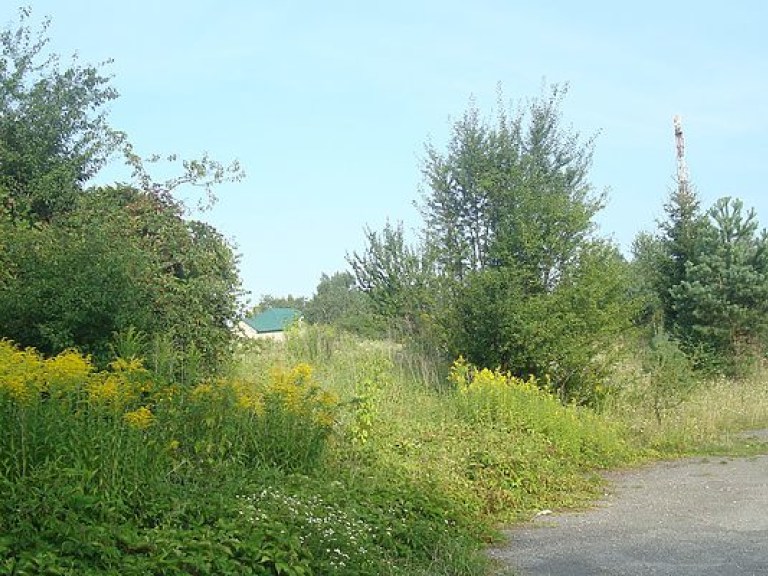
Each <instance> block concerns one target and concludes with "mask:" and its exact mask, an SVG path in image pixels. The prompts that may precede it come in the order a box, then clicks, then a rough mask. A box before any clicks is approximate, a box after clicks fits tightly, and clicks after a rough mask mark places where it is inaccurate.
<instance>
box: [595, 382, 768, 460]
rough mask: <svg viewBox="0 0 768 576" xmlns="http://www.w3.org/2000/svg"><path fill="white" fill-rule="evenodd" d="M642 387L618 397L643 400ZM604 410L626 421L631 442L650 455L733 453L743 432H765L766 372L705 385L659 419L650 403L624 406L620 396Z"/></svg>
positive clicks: (767, 410) (767, 407)
mask: <svg viewBox="0 0 768 576" xmlns="http://www.w3.org/2000/svg"><path fill="white" fill-rule="evenodd" d="M642 387H643V384H642V383H638V382H637V381H636V382H634V383H633V384H631V385H630V386H629V387H628V388H629V389H631V391H630V390H625V391H624V392H623V394H624V395H626V394H631V395H632V396H634V397H635V398H638V397H642V392H643V390H642ZM606 412H607V414H608V415H609V416H611V417H613V418H616V419H618V420H621V421H623V422H625V423H626V424H627V425H628V427H629V428H630V430H631V431H632V433H633V435H634V436H635V439H636V441H637V442H638V443H639V444H640V445H641V446H643V447H646V448H650V449H651V450H652V451H657V452H661V453H662V454H680V453H689V452H702V451H716V452H719V451H732V452H733V451H736V452H738V451H741V450H743V449H744V448H746V446H745V440H744V435H743V434H742V433H743V432H744V431H746V430H754V429H761V428H768V370H765V369H761V370H757V371H755V372H754V373H753V374H752V375H751V376H749V377H747V378H744V379H742V380H738V381H734V380H728V379H725V378H718V379H714V380H708V381H704V382H702V383H700V384H699V385H698V386H697V387H696V388H695V389H694V390H693V391H692V392H691V393H690V394H689V395H688V396H687V397H686V398H685V399H684V400H682V401H681V402H680V403H679V404H678V405H676V406H671V407H669V408H668V409H667V410H665V411H664V413H663V415H662V417H661V419H660V420H659V419H658V418H657V417H656V415H655V413H654V411H653V407H652V405H651V403H643V402H631V403H628V402H624V401H622V399H621V398H619V399H618V400H617V401H615V402H612V403H610V404H609V405H608V406H607V408H606ZM752 444H753V445H754V442H753V443H752ZM753 447H754V446H753Z"/></svg>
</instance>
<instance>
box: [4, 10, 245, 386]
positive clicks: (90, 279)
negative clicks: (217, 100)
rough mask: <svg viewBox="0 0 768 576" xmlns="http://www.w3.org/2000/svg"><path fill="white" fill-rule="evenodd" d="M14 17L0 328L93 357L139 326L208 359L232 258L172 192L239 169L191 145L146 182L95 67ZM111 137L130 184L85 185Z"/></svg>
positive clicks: (230, 299)
mask: <svg viewBox="0 0 768 576" xmlns="http://www.w3.org/2000/svg"><path fill="white" fill-rule="evenodd" d="M28 19H29V11H28V10H22V12H21V22H20V24H19V27H18V29H17V30H15V31H13V30H5V31H3V32H2V33H0V44H2V54H0V106H1V107H2V108H1V109H0V112H2V114H1V115H0V247H2V251H0V252H1V253H2V254H1V255H0V266H1V267H0V330H1V331H2V332H0V337H9V338H12V339H14V340H16V341H17V342H18V343H19V344H21V345H23V346H36V347H39V348H40V349H41V350H42V351H44V352H47V353H51V354H54V353H57V352H59V351H61V350H62V349H63V348H65V347H70V346H77V347H80V348H82V349H83V350H84V351H87V352H91V353H94V354H97V355H102V356H103V355H104V354H105V352H106V350H107V349H108V348H109V343H110V340H111V339H112V337H113V335H114V333H115V332H125V331H133V332H132V333H136V332H135V331H139V332H141V333H143V334H144V335H145V336H147V337H148V338H149V339H150V340H155V341H159V340H163V341H164V342H167V343H169V345H175V346H176V347H177V348H178V355H179V356H181V357H182V358H185V357H186V358H188V359H191V358H192V357H195V358H202V359H203V361H204V363H205V368H207V369H208V370H209V371H213V370H215V369H217V368H218V367H219V366H221V364H222V362H223V361H224V360H225V359H226V357H227V355H228V352H229V342H230V340H231V329H232V327H233V325H234V324H235V322H236V320H237V318H238V316H239V315H240V307H239V305H238V298H239V296H240V279H239V276H238V271H237V257H236V256H235V254H234V252H233V250H232V247H231V245H230V244H229V242H228V241H227V240H226V239H225V238H224V237H223V236H222V235H221V234H220V233H219V232H218V231H216V230H215V229H214V228H213V227H211V226H209V225H208V224H205V223H203V222H198V221H194V220H190V219H189V218H187V210H186V208H185V206H184V205H183V203H181V202H180V201H178V200H176V199H174V197H173V195H172V191H173V189H174V188H175V187H176V186H179V185H183V184H191V185H200V186H203V187H204V188H205V189H206V191H209V192H210V189H211V187H212V186H213V185H215V184H217V183H219V182H222V181H224V180H232V179H234V180H237V179H239V178H240V177H241V176H242V174H241V172H240V170H239V167H238V166H237V164H234V165H231V166H229V167H224V166H222V165H221V164H219V163H218V162H215V161H213V160H211V159H210V158H208V157H206V156H204V157H203V158H202V159H200V160H193V161H183V162H182V168H183V172H182V174H181V175H180V176H178V177H177V178H173V179H171V180H170V181H167V182H165V183H156V182H154V181H153V180H152V179H151V177H150V176H149V174H148V172H147V169H146V166H147V163H146V162H144V161H143V160H142V159H141V158H140V157H139V156H138V155H136V154H135V153H134V152H133V149H132V148H131V147H130V145H129V144H128V143H126V142H125V141H124V139H123V136H122V135H121V134H120V133H118V132H116V131H114V130H113V129H112V128H110V127H109V125H108V123H107V118H106V113H105V110H104V106H105V104H106V103H107V102H109V101H110V100H111V99H113V98H114V97H116V92H115V91H114V89H113V88H111V87H110V85H109V81H108V78H106V77H104V76H102V75H101V73H100V71H99V70H98V68H97V67H94V66H85V67H83V66H80V65H79V64H77V62H76V61H75V60H73V62H72V64H71V65H70V66H69V67H65V68H63V69H62V68H61V67H60V65H59V59H58V57H57V56H55V55H53V56H49V57H45V56H44V54H43V51H44V48H45V46H46V43H47V39H46V38H45V32H46V29H47V26H48V22H47V21H46V22H45V23H44V24H43V26H42V28H41V30H40V31H39V32H38V33H36V34H35V33H33V32H32V31H31V29H30V27H29V26H28V25H27V20H28ZM118 146H119V147H120V148H121V149H122V151H123V152H124V154H125V158H126V161H127V162H128V163H129V165H130V166H131V167H132V168H133V169H134V177H135V179H136V180H137V184H138V186H127V185H117V186H111V187H103V188H86V187H85V184H86V183H87V181H88V179H89V178H90V177H91V176H93V174H94V173H95V172H96V171H97V170H98V169H99V168H100V167H101V166H102V165H103V164H104V162H106V161H107V159H108V158H109V157H110V154H111V153H112V152H113V151H115V150H116V148H117V147H118ZM153 160H154V158H151V159H150V162H151V161H153Z"/></svg>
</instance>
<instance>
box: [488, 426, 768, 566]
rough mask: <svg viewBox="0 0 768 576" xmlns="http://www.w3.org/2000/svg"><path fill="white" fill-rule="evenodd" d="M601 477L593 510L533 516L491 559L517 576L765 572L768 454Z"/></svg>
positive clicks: (765, 436) (689, 462)
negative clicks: (602, 492)
mask: <svg viewBox="0 0 768 576" xmlns="http://www.w3.org/2000/svg"><path fill="white" fill-rule="evenodd" d="M756 436H760V437H762V439H768V431H762V432H760V433H757V434H756ZM607 478H608V480H609V488H608V491H609V493H608V494H606V497H605V498H604V499H603V500H602V501H600V502H599V503H598V505H597V507H596V508H595V509H593V510H590V511H587V512H583V513H568V514H552V515H549V514H547V515H540V516H538V517H537V518H536V519H535V520H534V521H532V522H531V523H529V524H527V525H523V526H520V527H516V528H513V529H511V530H509V531H507V533H506V535H507V536H508V538H509V541H508V543H506V544H505V545H504V546H503V547H500V548H496V549H493V550H491V552H490V553H491V555H492V556H493V557H494V558H496V559H498V560H499V561H501V563H502V564H504V565H505V566H509V567H511V568H512V569H513V573H514V574H519V575H520V576H544V575H547V576H561V575H562V576H566V575H567V576H594V575H633V576H646V575H673V574H674V575H676V576H710V575H711V576H715V575H717V576H752V575H758V574H759V575H768V456H756V457H750V458H722V457H709V458H688V459H684V460H678V461H673V462H663V463H659V464H654V465H652V466H649V467H645V468H641V469H637V470H632V471H629V472H619V473H611V474H608V475H607Z"/></svg>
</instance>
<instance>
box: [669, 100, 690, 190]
mask: <svg viewBox="0 0 768 576" xmlns="http://www.w3.org/2000/svg"><path fill="white" fill-rule="evenodd" d="M673 123H674V125H675V144H676V145H677V191H678V194H680V195H681V196H688V195H689V194H690V188H689V184H688V166H687V164H686V163H685V138H684V137H683V122H682V119H681V118H680V115H679V114H678V115H676V116H675V117H674V119H673Z"/></svg>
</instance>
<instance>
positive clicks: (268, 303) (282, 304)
mask: <svg viewBox="0 0 768 576" xmlns="http://www.w3.org/2000/svg"><path fill="white" fill-rule="evenodd" d="M307 303H308V300H307V299H306V298H305V297H304V296H293V295H292V294H288V296H273V295H272V294H264V295H263V296H262V297H261V298H259V303H258V304H256V305H255V306H254V307H253V308H251V310H250V311H249V313H248V314H249V315H253V314H258V313H259V312H263V311H264V310H267V309H269V308H293V309H295V310H298V311H299V312H304V310H305V309H306V307H307Z"/></svg>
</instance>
